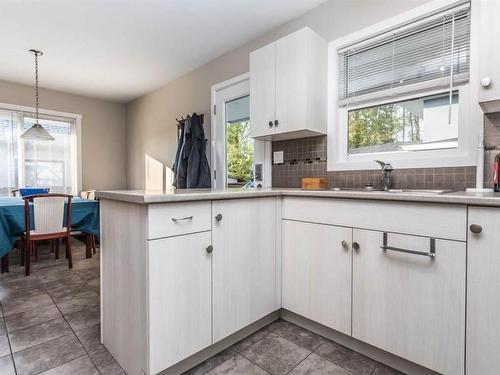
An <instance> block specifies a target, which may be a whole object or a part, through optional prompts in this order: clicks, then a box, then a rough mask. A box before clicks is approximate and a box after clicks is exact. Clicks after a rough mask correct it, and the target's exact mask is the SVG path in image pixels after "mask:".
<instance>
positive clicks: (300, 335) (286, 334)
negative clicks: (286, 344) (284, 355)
mask: <svg viewBox="0 0 500 375" xmlns="http://www.w3.org/2000/svg"><path fill="white" fill-rule="evenodd" d="M274 333H276V334H277V335H278V336H281V337H283V338H285V339H287V340H288V341H291V342H293V343H295V344H297V345H299V346H302V347H303V348H305V349H307V350H310V351H314V350H315V349H317V348H318V347H319V346H320V345H321V344H324V343H325V342H328V340H327V339H325V338H323V337H321V336H319V335H316V334H315V333H312V332H310V331H308V330H306V329H304V328H301V327H299V326H296V325H295V324H292V323H288V322H285V324H282V325H281V327H279V328H278V329H276V330H275V331H274Z"/></svg>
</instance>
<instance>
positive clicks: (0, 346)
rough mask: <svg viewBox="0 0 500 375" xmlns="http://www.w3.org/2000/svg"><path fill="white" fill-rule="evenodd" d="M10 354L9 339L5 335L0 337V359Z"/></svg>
mask: <svg viewBox="0 0 500 375" xmlns="http://www.w3.org/2000/svg"><path fill="white" fill-rule="evenodd" d="M8 354H10V346H9V338H8V337H7V335H2V336H0V357H4V356H6V355H8Z"/></svg>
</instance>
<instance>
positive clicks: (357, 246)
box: [352, 242, 360, 251]
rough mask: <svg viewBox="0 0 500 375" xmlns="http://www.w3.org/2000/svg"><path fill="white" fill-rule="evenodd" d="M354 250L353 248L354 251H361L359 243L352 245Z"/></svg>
mask: <svg viewBox="0 0 500 375" xmlns="http://www.w3.org/2000/svg"><path fill="white" fill-rule="evenodd" d="M352 248H353V249H354V250H356V251H358V250H359V248H360V246H359V243H357V242H353V243H352Z"/></svg>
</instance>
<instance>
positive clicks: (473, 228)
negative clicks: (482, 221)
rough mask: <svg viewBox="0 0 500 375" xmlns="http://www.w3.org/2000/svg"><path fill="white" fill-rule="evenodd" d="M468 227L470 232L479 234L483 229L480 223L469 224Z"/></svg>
mask: <svg viewBox="0 0 500 375" xmlns="http://www.w3.org/2000/svg"><path fill="white" fill-rule="evenodd" d="M469 229H470V231H471V232H472V233H475V234H479V233H481V232H482V231H483V227H482V226H481V225H478V224H471V226H470V227H469Z"/></svg>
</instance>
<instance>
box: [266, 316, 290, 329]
mask: <svg viewBox="0 0 500 375" xmlns="http://www.w3.org/2000/svg"><path fill="white" fill-rule="evenodd" d="M287 324H288V322H287V321H286V320H283V319H281V318H279V319H277V320H275V321H274V322H272V323H270V324H268V326H267V328H269V330H271V331H273V332H274V331H276V330H277V329H279V328H281V327H283V326H286V325H287Z"/></svg>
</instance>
